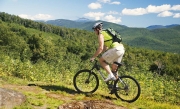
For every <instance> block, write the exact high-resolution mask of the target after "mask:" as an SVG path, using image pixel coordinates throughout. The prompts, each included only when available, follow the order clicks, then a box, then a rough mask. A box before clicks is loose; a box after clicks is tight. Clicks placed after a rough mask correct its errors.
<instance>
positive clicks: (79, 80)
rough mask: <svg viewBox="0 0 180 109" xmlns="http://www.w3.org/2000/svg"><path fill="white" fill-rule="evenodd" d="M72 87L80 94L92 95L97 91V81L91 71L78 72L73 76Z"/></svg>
mask: <svg viewBox="0 0 180 109" xmlns="http://www.w3.org/2000/svg"><path fill="white" fill-rule="evenodd" d="M73 85H74V87H75V89H76V90H77V91H78V92H80V93H94V92H95V91H96V90H97V89H98V86H99V79H98V77H97V75H96V74H95V73H94V72H92V71H91V70H80V71H78V72H77V73H76V74H75V75H74V78H73Z"/></svg>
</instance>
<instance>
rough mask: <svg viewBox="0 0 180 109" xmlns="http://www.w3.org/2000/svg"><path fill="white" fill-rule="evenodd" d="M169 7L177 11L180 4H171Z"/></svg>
mask: <svg viewBox="0 0 180 109" xmlns="http://www.w3.org/2000/svg"><path fill="white" fill-rule="evenodd" d="M171 9H172V10H175V11H178V10H180V5H173V6H172V8H171Z"/></svg>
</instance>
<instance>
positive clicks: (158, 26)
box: [146, 24, 179, 30]
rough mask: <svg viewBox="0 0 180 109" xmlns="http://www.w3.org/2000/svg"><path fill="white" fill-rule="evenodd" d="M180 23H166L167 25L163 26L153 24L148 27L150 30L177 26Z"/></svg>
mask: <svg viewBox="0 0 180 109" xmlns="http://www.w3.org/2000/svg"><path fill="white" fill-rule="evenodd" d="M178 25H179V24H172V25H166V26H163V25H151V26H148V27H146V28H147V29H149V30H153V29H161V28H171V27H175V26H178Z"/></svg>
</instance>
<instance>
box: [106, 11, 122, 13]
mask: <svg viewBox="0 0 180 109" xmlns="http://www.w3.org/2000/svg"><path fill="white" fill-rule="evenodd" d="M108 14H119V13H118V12H116V11H109V12H108Z"/></svg>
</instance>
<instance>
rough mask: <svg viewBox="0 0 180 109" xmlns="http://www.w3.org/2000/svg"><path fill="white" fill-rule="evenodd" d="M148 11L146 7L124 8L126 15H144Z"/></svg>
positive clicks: (123, 11)
mask: <svg viewBox="0 0 180 109" xmlns="http://www.w3.org/2000/svg"><path fill="white" fill-rule="evenodd" d="M146 13H147V11H146V9H144V8H136V9H127V8H125V9H123V10H122V14H124V15H143V14H146Z"/></svg>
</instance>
